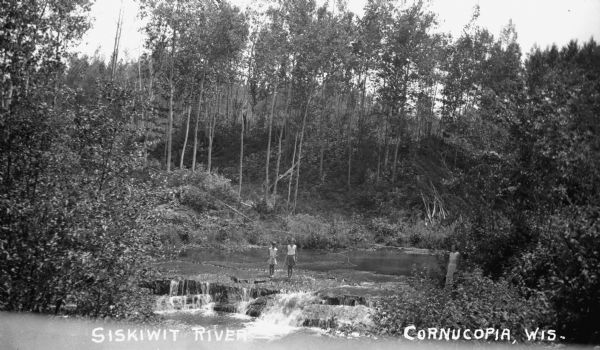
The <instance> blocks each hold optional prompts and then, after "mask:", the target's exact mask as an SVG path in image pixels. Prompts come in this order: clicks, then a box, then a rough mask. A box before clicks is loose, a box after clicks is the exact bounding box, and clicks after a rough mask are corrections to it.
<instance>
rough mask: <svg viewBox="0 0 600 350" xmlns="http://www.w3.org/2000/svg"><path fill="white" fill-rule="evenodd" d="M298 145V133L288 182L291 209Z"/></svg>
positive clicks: (288, 197) (288, 201)
mask: <svg viewBox="0 0 600 350" xmlns="http://www.w3.org/2000/svg"><path fill="white" fill-rule="evenodd" d="M297 144H298V132H297V131H296V136H295V138H294V152H293V153H292V170H291V171H290V181H289V182H288V195H287V207H288V208H289V207H290V197H291V194H292V183H293V182H294V166H295V165H296V146H297Z"/></svg>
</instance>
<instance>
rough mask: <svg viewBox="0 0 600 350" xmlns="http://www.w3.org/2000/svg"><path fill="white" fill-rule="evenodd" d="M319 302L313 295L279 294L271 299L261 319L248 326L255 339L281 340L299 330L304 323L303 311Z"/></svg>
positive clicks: (251, 335) (247, 328)
mask: <svg viewBox="0 0 600 350" xmlns="http://www.w3.org/2000/svg"><path fill="white" fill-rule="evenodd" d="M315 302H317V297H316V296H315V295H314V294H313V293H306V292H298V293H287V294H277V295H275V296H274V298H272V299H270V300H269V301H268V303H267V306H266V307H265V309H264V310H263V312H262V314H261V316H260V317H258V318H257V319H256V320H255V321H254V322H249V323H248V324H247V325H246V330H247V332H248V336H249V337H250V338H254V339H274V338H279V337H282V336H285V335H288V334H290V333H293V332H294V331H296V330H298V328H299V327H301V326H302V323H303V322H304V318H303V309H304V308H305V307H306V306H308V305H311V304H314V303H315Z"/></svg>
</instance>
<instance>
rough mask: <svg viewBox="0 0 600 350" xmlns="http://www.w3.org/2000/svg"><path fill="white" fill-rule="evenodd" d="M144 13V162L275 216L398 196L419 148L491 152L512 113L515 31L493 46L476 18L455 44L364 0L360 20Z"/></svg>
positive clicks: (330, 13) (173, 5) (134, 68)
mask: <svg viewBox="0 0 600 350" xmlns="http://www.w3.org/2000/svg"><path fill="white" fill-rule="evenodd" d="M142 14H143V16H144V17H145V18H147V23H148V24H147V26H146V33H147V38H148V39H147V41H146V48H147V53H146V54H144V55H143V57H141V58H140V60H139V61H138V62H137V63H132V64H131V65H130V67H129V70H130V71H131V73H132V74H129V77H130V84H131V85H132V86H135V85H138V86H139V92H140V93H141V96H140V102H139V103H140V106H141V108H142V109H143V114H144V120H138V121H137V123H138V126H140V127H143V128H145V129H146V132H147V135H146V138H145V142H146V143H147V147H148V149H149V153H151V154H152V155H153V156H154V158H155V159H156V160H158V161H159V162H160V164H161V165H162V166H163V167H164V168H166V169H167V170H170V169H172V168H175V167H179V168H187V169H192V170H193V169H195V168H196V167H197V166H198V165H199V162H198V160H199V159H201V160H202V161H201V163H202V164H203V165H204V166H205V167H206V168H207V169H208V170H209V171H210V170H211V169H212V168H214V166H215V164H217V165H218V166H219V167H221V169H222V171H224V172H226V173H227V174H228V175H229V176H231V177H233V178H235V179H236V180H237V182H238V186H239V189H240V191H241V189H242V186H243V179H244V174H246V175H249V176H250V178H249V179H248V181H249V182H253V183H254V182H257V181H260V183H261V184H262V187H263V191H264V200H265V202H267V203H268V204H269V205H273V204H275V203H276V202H277V198H278V197H277V196H276V195H277V194H278V193H279V194H280V197H283V198H287V201H286V202H287V203H288V205H289V206H290V207H291V208H294V207H295V204H296V200H297V195H298V187H299V183H300V182H301V181H306V182H307V183H311V184H323V183H329V184H334V185H335V186H337V187H340V188H343V187H345V188H347V189H352V188H353V187H354V186H361V185H363V184H367V183H370V184H380V183H381V182H383V183H390V184H394V183H396V182H397V181H398V180H399V175H400V172H402V170H403V167H402V164H403V163H404V162H406V159H407V157H408V156H409V155H410V154H411V153H410V152H411V151H412V152H413V153H414V151H415V147H414V145H418V144H419V143H420V142H421V140H424V139H428V138H430V137H432V136H438V137H439V136H441V135H442V130H446V131H452V130H460V131H461V134H462V135H464V136H465V137H469V141H471V142H473V143H474V144H475V145H474V146H476V148H477V149H478V150H485V151H492V150H496V149H497V148H499V146H500V145H498V144H497V142H495V139H494V137H496V138H501V137H502V135H501V134H502V132H501V130H498V129H499V128H498V127H497V126H496V124H497V123H496V120H495V119H498V118H500V116H498V115H497V113H496V111H497V110H500V109H506V108H509V109H510V108H512V109H510V110H507V111H504V112H503V113H510V112H514V108H515V106H516V104H517V101H516V100H515V99H516V97H515V94H514V92H515V91H518V90H519V89H520V88H521V87H520V86H519V84H520V81H519V79H520V78H521V73H522V66H521V52H520V49H519V46H518V44H517V43H516V32H515V28H514V26H512V25H511V24H510V23H509V25H508V26H507V27H506V29H505V30H504V31H503V33H502V35H501V37H500V38H498V39H495V38H494V37H493V36H492V35H491V34H490V33H489V32H488V31H487V30H485V29H483V28H481V27H479V26H478V25H477V23H476V22H477V17H478V12H477V9H476V11H475V12H474V15H473V19H472V20H471V22H470V23H469V24H468V25H467V26H466V27H465V30H464V32H463V34H462V36H461V37H459V38H457V39H456V40H452V39H451V38H450V37H449V36H448V35H444V34H440V33H438V32H436V31H435V26H436V18H435V15H434V14H433V13H432V12H430V11H428V10H427V9H426V7H425V5H424V4H423V2H415V3H414V4H412V5H410V6H407V7H403V8H397V7H395V6H393V4H391V3H388V2H382V1H370V2H368V4H367V5H366V7H365V14H364V16H363V17H362V18H358V17H356V16H355V15H354V14H353V13H351V12H349V11H348V10H346V9H345V8H344V7H343V6H337V8H335V7H332V6H331V5H330V4H325V5H323V6H321V7H318V6H317V5H316V3H315V2H314V1H300V2H298V1H283V2H280V3H276V4H275V3H273V4H270V7H269V8H268V9H266V10H264V11H263V12H261V13H256V12H252V11H247V12H242V11H240V10H239V9H237V8H236V7H233V6H231V5H229V4H228V3H227V2H220V3H218V4H217V3H214V2H204V1H179V2H160V1H159V2H156V1H145V2H143V6H142ZM115 76H117V77H118V76H119V74H116V75H115ZM136 80H137V82H136ZM463 124H464V125H467V126H468V128H467V130H465V128H464V126H463ZM142 125H145V126H142ZM199 151H201V152H199ZM245 167H249V169H246V170H244V168H245ZM259 168H260V169H259ZM302 169H304V170H302ZM301 170H302V171H301ZM261 172H262V174H261ZM281 182H284V186H283V187H284V188H281ZM285 185H287V188H285V187H286V186H285ZM286 192H287V195H286ZM281 193H283V195H281Z"/></svg>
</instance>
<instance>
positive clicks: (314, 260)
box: [180, 247, 447, 276]
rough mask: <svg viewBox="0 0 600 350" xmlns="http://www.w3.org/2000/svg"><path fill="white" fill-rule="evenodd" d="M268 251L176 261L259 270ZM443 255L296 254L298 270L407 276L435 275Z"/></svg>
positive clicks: (197, 253)
mask: <svg viewBox="0 0 600 350" xmlns="http://www.w3.org/2000/svg"><path fill="white" fill-rule="evenodd" d="M267 249H268V248H266V247H265V248H247V249H245V250H243V251H226V250H220V249H214V248H190V249H187V250H185V251H184V252H182V253H181V255H180V259H183V260H187V261H193V262H197V263H213V264H216V265H226V266H229V267H240V268H243V267H250V268H254V267H256V268H263V267H265V265H266V264H267V257H268V250H267ZM279 249H280V252H279V254H278V258H277V260H278V263H279V266H280V267H283V265H284V262H285V251H284V248H283V247H281V248H279ZM446 263H447V257H446V256H445V255H439V254H437V255H436V254H433V253H427V252H424V251H419V250H417V251H413V250H409V249H397V248H379V249H372V250H339V251H328V250H313V249H309V250H301V249H298V251H297V267H298V268H300V269H305V270H311V271H319V272H329V271H335V270H353V271H364V272H372V273H377V274H384V275H404V276H406V275H410V274H411V272H412V271H413V270H415V269H416V270H428V271H436V270H437V271H439V270H440V269H445V264H446Z"/></svg>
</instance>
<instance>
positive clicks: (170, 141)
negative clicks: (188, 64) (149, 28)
mask: <svg viewBox="0 0 600 350" xmlns="http://www.w3.org/2000/svg"><path fill="white" fill-rule="evenodd" d="M176 35H177V31H176V30H174V31H173V40H172V46H171V72H170V74H169V121H168V126H167V172H169V171H171V150H172V146H173V103H174V102H173V98H174V95H175V83H174V82H173V79H174V78H175V77H174V68H175V61H174V60H175V36H176Z"/></svg>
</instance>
